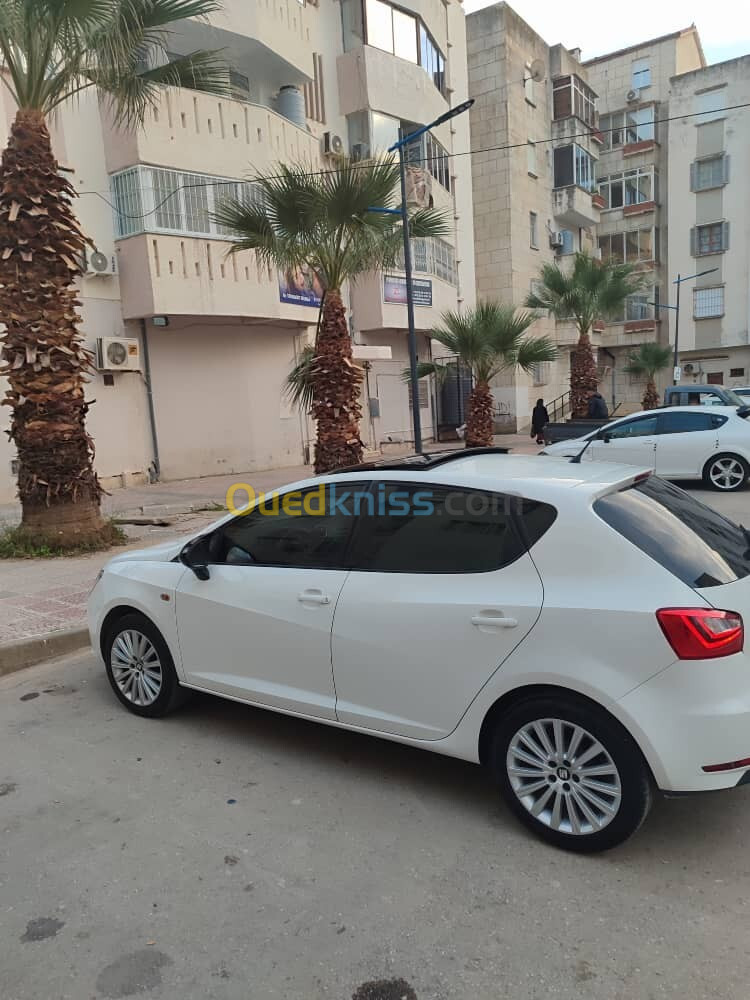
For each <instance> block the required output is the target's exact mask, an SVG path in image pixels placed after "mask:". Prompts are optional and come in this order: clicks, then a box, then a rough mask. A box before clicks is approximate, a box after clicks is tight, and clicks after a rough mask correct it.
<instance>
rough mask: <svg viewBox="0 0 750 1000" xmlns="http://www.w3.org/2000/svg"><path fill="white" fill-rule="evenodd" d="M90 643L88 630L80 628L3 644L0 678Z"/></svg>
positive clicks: (0, 653)
mask: <svg viewBox="0 0 750 1000" xmlns="http://www.w3.org/2000/svg"><path fill="white" fill-rule="evenodd" d="M90 641H91V640H90V638H89V630H88V629H87V628H85V627H82V626H80V627H78V628H69V629H61V630H60V631H59V632H49V633H48V634H47V635H40V636H35V637H34V638H33V639H18V640H16V641H15V642H8V643H4V644H3V645H2V646H0V677H3V676H5V675H6V674H13V673H15V672H16V671H17V670H25V669H26V667H34V666H36V665H37V663H44V662H45V660H54V659H55V657H57V656H64V655H65V654H66V653H75V652H77V651H78V650H79V649H84V648H85V647H86V646H88V645H89V643H90Z"/></svg>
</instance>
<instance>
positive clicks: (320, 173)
mask: <svg viewBox="0 0 750 1000" xmlns="http://www.w3.org/2000/svg"><path fill="white" fill-rule="evenodd" d="M746 108H750V102H747V103H744V104H732V105H728V106H727V107H724V108H716V109H712V110H711V111H693V112H689V113H687V114H682V115H670V116H669V117H667V118H652V119H651V120H650V121H646V122H639V123H638V127H641V128H642V127H644V126H648V125H663V124H666V123H668V122H673V121H680V120H683V119H685V118H696V117H701V116H703V115H708V114H711V115H716V114H720V113H722V112H725V111H741V110H743V109H746ZM623 127H624V126H618V127H613V128H608V129H595V128H589V129H587V130H586V131H585V132H575V133H573V134H571V135H568V136H565V138H566V139H582V138H589V139H590V138H591V137H592V136H597V135H605V134H608V133H610V132H620V131H622V130H623ZM533 141H534V143H535V144H536V145H540V144H542V143H550V142H557V141H558V138H557V137H556V136H545V137H544V138H543V139H535V140H533ZM528 142H529V141H528V140H525V141H524V142H511V143H506V144H505V145H502V146H483V147H480V148H479V149H466V150H459V151H458V152H452V153H449V152H447V151H446V152H445V153H444V154H441V156H445V157H446V158H447V159H455V158H457V157H459V156H478V155H480V154H481V153H502V152H506V151H509V150H512V149H526V147H527V146H528ZM434 159H435V157H434V156H429V157H419V158H414V157H410V158H409V163H410V164H415V163H428V162H430V161H432V160H434ZM351 166H352V168H353V169H357V170H360V169H361V170H366V169H368V167H369V163H368V162H367V161H363V162H362V163H361V164H358V163H353V164H351ZM335 173H336V170H335V168H324V169H321V170H309V171H304V174H305V176H306V177H325V176H327V175H329V174H335ZM263 176H264V179H265V180H283V176H284V175H283V174H269V175H263ZM240 183H249V184H252V183H253V180H252V178H249V179H248V178H245V179H243V178H230V177H227V178H222V179H221V180H215V181H206V183H201V184H179V185H177V186H176V187H175V188H174V189H173V190H172V191H170V192H169V194H168V195H166V196H165V197H164V198H163V199H162V200H161V201H160V202H158V203H157V204H156V205H154V207H153V208H151V209H149V210H148V212H143V213H141V214H136V215H134V214H130V213H128V212H123V211H121V210H120V209H118V208H117V206H116V205H114V204H113V203H112V202H111V201H110V200H109V198H107V197H105V195H104V194H102V192H101V191H79V192H78V194H79V196H81V195H95V196H96V197H98V198H101V200H102V201H104V202H106V204H107V205H109V207H110V208H111V209H112V211H113V212H115V214H116V215H117V216H119V218H121V219H130V220H133V221H140V220H143V219H147V218H148V217H149V216H151V215H154V214H155V213H156V212H158V211H159V209H160V208H162V207H163V206H164V205H166V204H167V202H168V201H171V200H172V199H173V198H174V197H175V195H176V194H178V193H179V192H180V191H189V190H192V189H195V188H210V187H226V186H227V185H228V184H240Z"/></svg>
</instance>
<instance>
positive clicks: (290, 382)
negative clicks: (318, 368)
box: [284, 344, 316, 413]
mask: <svg viewBox="0 0 750 1000" xmlns="http://www.w3.org/2000/svg"><path fill="white" fill-rule="evenodd" d="M315 361H316V355H315V347H314V346H313V345H312V344H308V345H307V346H306V347H303V348H302V350H301V352H300V356H299V358H298V359H297V361H296V362H295V364H294V367H293V368H292V370H291V371H290V372H289V374H288V375H287V377H286V380H285V382H284V395H285V396H286V398H287V399H288V400H289V402H290V403H291V404H292V405H293V406H297V407H299V409H300V410H302V411H303V412H304V413H309V412H310V410H311V409H312V404H313V390H314V387H315Z"/></svg>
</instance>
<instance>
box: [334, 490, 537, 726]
mask: <svg viewBox="0 0 750 1000" xmlns="http://www.w3.org/2000/svg"><path fill="white" fill-rule="evenodd" d="M374 492H375V496H376V497H377V511H376V513H374V515H373V516H367V515H366V514H365V513H362V514H361V515H360V518H359V522H358V525H357V529H356V533H355V536H354V539H353V544H352V554H351V566H352V570H351V572H350V574H349V576H348V577H347V580H346V583H345V585H344V587H343V589H342V592H341V596H340V598H339V602H338V605H337V608H336V613H335V616H334V623H333V637H332V651H333V666H334V680H335V685H336V715H337V717H338V719H340V720H341V721H342V722H346V723H349V724H351V725H357V726H364V727H366V728H368V729H374V730H378V731H380V732H386V733H394V734H399V735H402V736H412V737H416V738H418V739H423V740H437V739H441V738H442V737H444V736H446V735H448V733H450V732H451V731H452V730H453V729H455V727H456V725H457V724H458V722H459V720H460V718H461V716H462V715H463V713H464V712H465V711H466V709H467V707H468V706H469V704H470V703H471V701H472V699H473V698H474V697H475V696H476V694H477V692H478V691H479V690H480V688H481V687H482V685H483V684H485V682H486V681H487V680H488V678H489V677H490V676H491V675H492V674H493V673H494V672H495V670H497V668H498V667H499V666H501V664H502V663H503V662H504V660H505V659H506V658H507V657H508V656H509V655H510V654H511V653H512V652H513V650H514V649H515V648H516V647H517V646H518V644H519V643H520V642H521V641H522V640H523V639H524V637H525V636H526V635H527V634H528V632H529V631H530V630H531V629H532V628H533V626H534V624H535V623H536V621H537V618H538V617H539V613H540V610H541V606H542V596H543V593H542V583H541V580H540V579H539V574H538V573H537V570H536V568H535V566H534V563H533V562H532V560H531V558H530V556H529V555H528V552H527V551H526V547H525V545H524V542H523V541H522V539H521V537H520V535H519V532H518V530H517V527H516V524H517V521H516V517H515V515H514V508H515V507H516V506H517V509H518V510H520V511H521V512H522V513H523V515H524V516H525V518H526V520H527V521H528V523H529V526H530V527H529V530H530V531H533V532H536V533H537V534H541V533H543V531H544V530H546V528H547V527H549V525H550V524H551V523H552V521H553V520H554V517H555V511H554V510H553V508H551V507H548V506H546V505H544V504H537V503H535V502H531V501H519V500H516V499H511V498H508V497H504V496H501V495H499V494H494V493H487V492H480V491H472V490H459V489H449V488H447V487H430V488H429V489H427V488H424V487H423V486H422V485H418V486H415V485H413V484H398V483H392V482H389V483H377V484H375V486H374Z"/></svg>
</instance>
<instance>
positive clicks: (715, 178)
mask: <svg viewBox="0 0 750 1000" xmlns="http://www.w3.org/2000/svg"><path fill="white" fill-rule="evenodd" d="M728 180H729V157H728V156H727V155H726V154H725V153H721V154H720V155H719V156H709V157H707V158H706V159H704V160H696V161H695V162H694V163H691V164H690V190H691V191H708V190H709V189H710V188H717V187H723V186H724V185H725V184H726V183H727V181H728Z"/></svg>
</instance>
